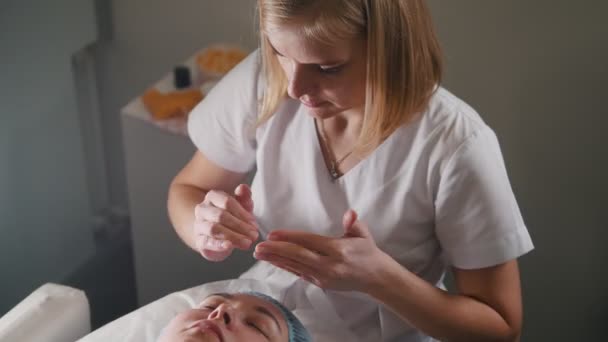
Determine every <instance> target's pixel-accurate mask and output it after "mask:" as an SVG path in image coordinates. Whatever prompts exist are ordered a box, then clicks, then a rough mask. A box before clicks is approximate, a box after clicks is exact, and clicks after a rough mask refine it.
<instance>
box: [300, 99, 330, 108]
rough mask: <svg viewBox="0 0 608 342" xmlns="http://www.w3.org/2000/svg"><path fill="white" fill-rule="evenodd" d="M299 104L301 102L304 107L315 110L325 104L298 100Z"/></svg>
mask: <svg viewBox="0 0 608 342" xmlns="http://www.w3.org/2000/svg"><path fill="white" fill-rule="evenodd" d="M300 102H302V104H303V105H305V106H306V107H310V108H317V107H320V106H321V105H322V104H324V103H325V102H323V101H306V100H300Z"/></svg>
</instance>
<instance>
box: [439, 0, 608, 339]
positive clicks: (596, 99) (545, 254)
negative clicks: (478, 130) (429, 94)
mask: <svg viewBox="0 0 608 342" xmlns="http://www.w3.org/2000/svg"><path fill="white" fill-rule="evenodd" d="M430 4H431V7H432V11H433V13H434V16H435V17H434V19H435V23H436V26H437V27H438V31H439V36H440V39H441V41H442V43H443V46H444V48H445V53H446V55H447V69H448V72H447V77H446V80H445V85H446V86H447V87H448V88H449V89H451V90H452V91H453V92H455V93H456V94H457V95H459V96H461V97H462V98H464V99H465V100H466V101H468V102H469V103H470V104H471V105H472V106H474V107H475V108H476V109H477V110H478V111H479V112H480V114H481V115H482V116H483V117H484V119H485V120H486V121H487V122H488V123H489V124H490V125H491V126H492V127H493V128H494V129H495V130H496V132H497V134H498V137H499V139H500V142H501V145H502V148H503V152H504V154H505V159H506V163H507V167H508V171H509V174H510V177H511V180H512V185H513V188H514V190H515V193H516V196H517V198H518V200H519V204H520V206H521V209H522V211H523V214H524V218H525V221H526V222H527V225H528V228H529V231H530V233H531V235H532V238H533V240H534V243H535V245H536V250H535V251H533V252H532V253H531V254H529V255H528V256H525V257H523V258H522V260H521V268H522V277H523V291H524V309H525V327H524V336H523V341H588V340H600V337H605V336H606V335H608V329H607V328H606V321H607V320H608V291H606V290H608V286H607V285H606V284H608V273H607V272H606V270H607V269H608V265H607V261H608V249H607V248H606V243H607V242H608V214H607V211H606V209H605V206H606V196H607V195H608V182H607V180H606V176H607V175H608V152H607V149H608V139H607V138H606V130H607V129H608V110H607V109H606V104H605V98H606V92H607V91H608V85H607V84H608V83H607V82H608V25H607V24H606V14H607V13H608V4H607V3H606V2H604V1H581V2H576V3H575V2H572V1H562V0H559V1H555V0H536V1H525V0H517V1H472V0H459V1H439V0H431V1H430Z"/></svg>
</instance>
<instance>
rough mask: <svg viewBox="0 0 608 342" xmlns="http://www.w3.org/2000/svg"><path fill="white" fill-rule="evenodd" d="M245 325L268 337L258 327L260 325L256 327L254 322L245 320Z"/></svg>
mask: <svg viewBox="0 0 608 342" xmlns="http://www.w3.org/2000/svg"><path fill="white" fill-rule="evenodd" d="M247 325H248V326H250V327H252V328H253V329H255V330H257V331H258V332H259V333H260V334H262V335H264V336H265V337H266V338H269V337H268V335H266V334H265V333H264V331H263V330H262V329H260V327H258V326H257V325H256V324H255V323H253V322H247Z"/></svg>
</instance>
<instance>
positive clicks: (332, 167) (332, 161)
mask: <svg viewBox="0 0 608 342" xmlns="http://www.w3.org/2000/svg"><path fill="white" fill-rule="evenodd" d="M320 121H321V129H320V130H319V131H320V133H321V134H320V136H321V146H322V148H323V149H324V150H325V153H326V154H327V159H329V174H330V175H331V178H332V179H333V180H334V181H335V180H337V179H338V178H340V176H342V173H341V172H340V171H339V170H338V167H340V164H342V162H344V160H346V158H348V156H350V155H351V154H352V153H353V151H354V148H353V149H352V150H350V151H349V152H348V153H346V154H345V155H344V156H342V158H340V159H336V157H335V155H334V153H333V151H332V150H331V149H330V148H329V142H328V139H327V136H326V135H325V126H324V125H323V120H320ZM316 122H317V120H315V124H316Z"/></svg>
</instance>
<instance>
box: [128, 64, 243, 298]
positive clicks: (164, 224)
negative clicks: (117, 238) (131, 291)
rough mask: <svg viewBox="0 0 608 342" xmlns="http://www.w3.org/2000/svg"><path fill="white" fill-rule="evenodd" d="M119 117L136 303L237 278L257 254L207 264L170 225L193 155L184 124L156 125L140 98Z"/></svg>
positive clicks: (237, 254)
mask: <svg viewBox="0 0 608 342" xmlns="http://www.w3.org/2000/svg"><path fill="white" fill-rule="evenodd" d="M167 84H171V78H170V76H167V77H165V78H164V79H163V80H161V81H160V82H159V85H161V86H163V85H164V87H165V89H166V87H167ZM159 88H162V87H159ZM121 116H122V127H123V139H124V147H125V163H126V174H127V184H128V194H129V211H130V216H131V229H132V240H133V253H134V262H135V281H136V287H137V297H138V304H139V305H140V306H141V305H145V304H147V303H149V302H151V301H153V300H155V299H158V298H160V297H162V296H165V295H167V294H169V293H171V292H174V291H178V290H182V289H185V288H189V287H192V286H196V285H200V284H203V283H207V282H210V281H216V280H221V279H228V278H234V277H237V276H238V275H239V274H240V273H242V272H243V271H244V270H246V269H247V268H248V267H249V266H250V265H251V264H253V262H254V259H253V257H252V253H253V251H249V252H241V251H238V250H237V251H235V253H234V254H233V255H232V256H231V257H230V258H229V259H228V260H226V261H224V262H221V263H212V262H208V261H206V260H205V259H203V258H202V257H201V256H200V255H198V254H197V253H195V252H194V251H192V250H191V249H189V248H188V247H187V246H186V245H185V244H184V243H183V242H182V241H181V240H180V239H179V237H178V236H177V233H176V232H175V231H174V229H173V227H172V226H171V224H170V222H169V218H168V214H167V206H166V203H167V193H168V188H169V184H170V182H171V180H172V179H173V177H174V176H175V175H176V174H177V172H178V171H179V170H180V169H181V168H182V167H183V166H184V165H185V163H186V162H187V161H188V160H189V159H190V158H191V157H192V155H193V153H194V151H195V147H194V145H193V144H192V143H191V142H190V139H189V138H188V137H187V136H186V135H185V133H184V130H183V125H180V124H179V122H176V121H173V122H168V123H164V124H161V125H158V124H157V123H155V122H153V121H152V120H151V118H150V115H149V113H148V112H147V111H146V109H145V107H144V106H143V104H142V102H141V101H140V99H139V98H136V99H134V100H133V101H131V102H130V103H129V104H128V105H127V106H126V107H125V108H123V110H122V115H121Z"/></svg>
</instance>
